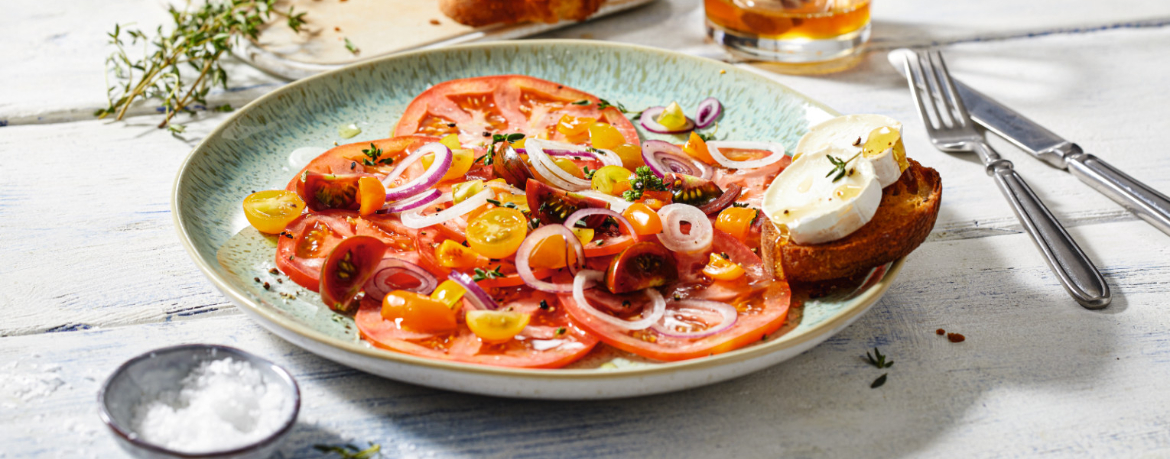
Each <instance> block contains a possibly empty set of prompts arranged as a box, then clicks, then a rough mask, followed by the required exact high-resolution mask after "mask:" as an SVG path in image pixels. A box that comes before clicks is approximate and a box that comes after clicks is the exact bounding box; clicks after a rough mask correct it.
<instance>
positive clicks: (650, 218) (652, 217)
mask: <svg viewBox="0 0 1170 459" xmlns="http://www.w3.org/2000/svg"><path fill="white" fill-rule="evenodd" d="M622 216H623V217H626V220H629V221H630V224H631V225H633V226H634V232H635V233H638V235H639V236H645V235H649V234H658V233H661V232H662V218H661V217H659V216H658V212H655V211H654V209H652V208H650V206H648V205H646V204H643V203H640V202H636V203H634V204H631V205H630V207H627V208H626V211H625V212H622Z"/></svg>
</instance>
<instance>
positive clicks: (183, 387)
mask: <svg viewBox="0 0 1170 459" xmlns="http://www.w3.org/2000/svg"><path fill="white" fill-rule="evenodd" d="M179 386H180V387H179V388H178V389H177V390H175V389H171V390H161V391H160V392H156V393H153V394H151V393H146V394H143V398H144V400H143V401H142V402H140V403H139V404H138V405H137V406H135V407H134V419H133V421H132V422H131V425H132V426H133V429H134V432H135V433H136V434H137V435H138V437H139V438H141V439H143V440H146V441H148V442H150V443H153V444H156V445H159V446H164V447H166V448H169V449H172V450H175V451H181V452H186V453H206V452H212V451H224V450H229V449H234V448H239V447H242V446H246V445H249V444H252V443H255V442H257V441H260V440H262V439H264V438H266V437H268V436H269V435H272V434H273V433H275V432H276V431H277V430H279V429H280V428H281V427H282V425H283V424H284V422H285V421H286V420H287V419H288V417H289V416H290V415H291V411H292V406H291V405H292V404H291V403H290V399H291V398H292V397H291V394H289V392H288V389H287V388H286V387H284V386H282V385H280V384H279V383H278V382H277V381H271V380H270V378H265V377H264V374H263V373H261V372H260V371H259V370H257V369H256V368H255V367H253V366H252V364H250V363H248V362H243V361H238V360H233V359H232V358H231V357H227V358H224V359H219V360H210V361H204V362H202V363H200V364H199V365H198V366H196V367H194V368H193V369H192V370H191V373H189V374H188V375H187V376H186V377H184V378H183V379H182V380H181V381H180V383H179Z"/></svg>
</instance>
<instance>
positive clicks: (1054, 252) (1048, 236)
mask: <svg viewBox="0 0 1170 459" xmlns="http://www.w3.org/2000/svg"><path fill="white" fill-rule="evenodd" d="M977 148H983V149H986V151H982V152H979V153H980V155H981V156H983V155H984V154H986V155H987V156H985V157H993V158H995V157H998V156H999V155H998V154H996V153H995V151H994V150H992V149H991V147H990V146H988V145H987V144H985V143H981V144H978V145H977ZM987 173H988V174H990V175H991V176H993V177H995V181H996V184H997V185H999V190H1000V191H1001V192H1003V195H1004V197H1006V198H1007V200H1008V202H1009V203H1011V205H1012V210H1013V211H1015V213H1016V217H1017V218H1019V219H1020V223H1021V224H1023V225H1024V229H1025V230H1027V231H1028V235H1030V236H1032V241H1033V242H1035V243H1036V246H1037V247H1039V248H1040V251H1041V252H1043V253H1044V258H1045V261H1047V262H1048V266H1049V267H1050V268H1052V271H1053V272H1055V273H1056V276H1057V277H1058V278H1059V279H1060V283H1061V284H1062V285H1064V288H1065V290H1068V293H1069V294H1070V295H1072V296H1073V298H1074V299H1076V300H1077V303H1080V304H1081V306H1084V307H1085V308H1086V309H1101V308H1104V307H1105V306H1108V305H1109V301H1110V300H1111V299H1112V297H1111V294H1110V292H1109V285H1108V284H1106V283H1105V279H1104V278H1103V277H1101V273H1100V272H1098V271H1097V267H1096V266H1094V265H1093V262H1092V261H1089V258H1088V257H1086V256H1085V253H1084V252H1082V251H1081V248H1080V247H1077V243H1076V242H1074V241H1073V239H1072V237H1071V236H1069V235H1068V232H1067V231H1065V230H1064V227H1063V226H1061V225H1060V222H1058V221H1056V218H1055V217H1053V216H1052V213H1051V212H1049V211H1048V208H1047V207H1045V206H1044V203H1043V202H1041V201H1040V198H1038V197H1037V196H1036V194H1035V193H1033V192H1032V189H1031V188H1029V187H1028V184H1027V183H1026V182H1024V178H1023V177H1020V174H1018V173H1016V171H1015V169H1013V168H1012V163H1011V162H1010V161H1008V160H1005V159H999V160H995V161H992V162H991V163H990V164H988V166H987Z"/></svg>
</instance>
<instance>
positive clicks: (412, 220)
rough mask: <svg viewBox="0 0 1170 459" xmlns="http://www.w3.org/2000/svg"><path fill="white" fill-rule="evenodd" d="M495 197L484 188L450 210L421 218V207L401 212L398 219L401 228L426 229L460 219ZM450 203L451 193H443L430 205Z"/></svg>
mask: <svg viewBox="0 0 1170 459" xmlns="http://www.w3.org/2000/svg"><path fill="white" fill-rule="evenodd" d="M495 195H496V193H495V192H493V191H492V190H490V189H488V188H484V189H483V191H480V192H479V193H476V194H475V195H474V196H472V197H470V198H467V199H465V200H463V202H461V203H459V204H455V205H453V206H451V207H450V208H447V209H445V210H442V211H440V212H438V213H436V214H434V215H427V216H423V214H422V212H423V210H425V209H426V207H427V206H423V207H419V208H417V209H414V210H410V211H407V212H403V213H402V215H401V217H400V218H402V224H403V226H406V227H407V228H415V229H418V228H426V227H428V226H433V225H438V224H440V223H443V222H445V221H447V220H451V219H453V218H458V217H462V216H463V214H466V213H468V212H471V211H472V210H475V208H477V207H479V206H482V205H484V204H487V200H488V199H491V198H492V197H494V196H495ZM451 201H454V199H452V198H451V193H443V195H442V196H440V197H439V198H438V199H435V200H434V201H431V202H430V204H433V205H440V204H446V203H448V202H451Z"/></svg>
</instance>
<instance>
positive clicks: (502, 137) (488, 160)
mask: <svg viewBox="0 0 1170 459" xmlns="http://www.w3.org/2000/svg"><path fill="white" fill-rule="evenodd" d="M484 135H487V133H486V132H485V133H484ZM523 138H524V134H521V133H519V132H514V133H511V134H492V144H491V146H489V147H488V152H487V154H486V155H483V156H480V157H478V158H475V161H472V162H471V163H472V164H475V163H477V162H480V161H483V165H485V166H490V165H492V164H493V163H495V161H496V159H495V158H496V144H498V143H500V142H508V143H513V142H519V141H520V139H523Z"/></svg>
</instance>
